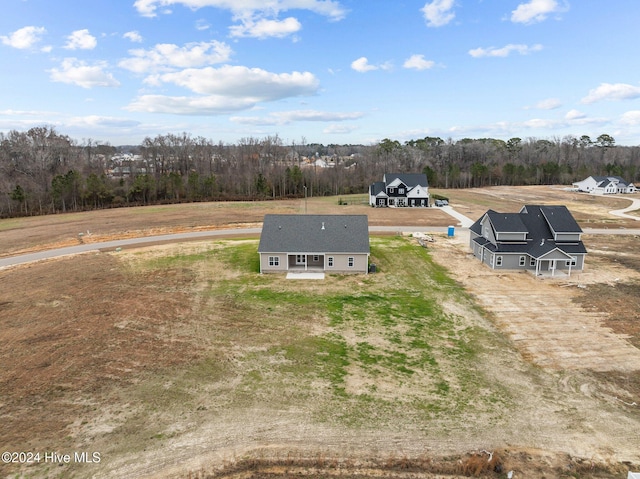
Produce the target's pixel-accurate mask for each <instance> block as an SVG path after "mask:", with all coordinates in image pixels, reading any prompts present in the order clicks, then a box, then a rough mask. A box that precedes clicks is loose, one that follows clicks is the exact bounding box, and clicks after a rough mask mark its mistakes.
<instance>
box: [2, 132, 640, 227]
mask: <svg viewBox="0 0 640 479" xmlns="http://www.w3.org/2000/svg"><path fill="white" fill-rule="evenodd" d="M639 158H640V147H638V146H617V145H616V144H615V139H614V138H613V137H611V136H610V135H607V134H602V135H600V136H598V137H597V138H595V139H592V138H590V137H589V136H587V135H583V136H580V137H573V136H565V137H563V138H554V139H551V140H549V139H537V138H527V139H524V140H523V139H521V138H511V139H509V140H508V141H503V140H499V139H493V138H481V139H471V138H465V139H462V140H457V141H453V140H452V139H447V140H443V139H442V138H439V137H425V138H422V139H417V140H410V141H406V142H404V143H400V142H399V141H397V140H391V139H388V138H385V139H384V140H382V141H380V142H378V143H376V144H371V145H335V144H331V145H322V144H317V143H307V142H306V141H305V139H304V138H302V139H301V141H300V142H298V143H292V144H285V143H284V142H283V141H282V139H281V138H280V137H279V136H277V135H275V136H267V137H265V138H252V137H249V138H242V139H240V140H239V141H237V142H236V143H235V144H228V143H223V142H214V141H213V140H210V139H207V138H203V137H192V136H191V135H190V134H188V133H181V134H166V135H158V136H156V137H155V138H151V137H147V138H145V139H144V141H143V142H142V143H141V144H140V145H134V146H126V147H122V146H120V147H115V146H111V145H109V144H104V143H100V142H96V141H94V140H91V139H89V140H83V141H82V142H81V143H79V142H77V141H75V140H74V139H72V138H70V137H69V136H67V135H64V134H61V133H58V132H57V131H56V129H55V128H53V127H50V126H41V127H35V128H31V129H30V130H28V131H25V132H19V131H13V130H12V131H10V132H8V133H6V134H4V133H0V217H9V216H19V215H35V214H48V213H57V212H65V211H80V210H88V209H98V208H107V207H117V206H127V205H146V204H157V203H170V202H184V201H212V200H214V201H215V200H258V199H280V198H292V197H302V196H304V195H308V196H327V195H345V194H351V193H364V192H366V191H367V189H368V186H369V185H370V184H371V183H373V182H374V181H380V180H381V179H382V176H383V175H384V173H385V172H405V173H419V172H424V173H425V174H426V175H427V178H428V180H429V185H430V186H431V187H437V188H470V187H480V186H488V185H533V184H570V183H572V182H573V181H576V180H582V179H584V178H586V177H588V176H589V175H608V176H612V175H615V176H622V177H623V178H624V179H625V180H627V181H631V182H638V180H639V176H640V170H639V168H638V165H639Z"/></svg>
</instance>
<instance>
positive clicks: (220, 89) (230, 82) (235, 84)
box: [158, 65, 318, 101]
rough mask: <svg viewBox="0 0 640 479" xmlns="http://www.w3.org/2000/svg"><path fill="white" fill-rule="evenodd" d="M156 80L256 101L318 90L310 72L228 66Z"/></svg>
mask: <svg viewBox="0 0 640 479" xmlns="http://www.w3.org/2000/svg"><path fill="white" fill-rule="evenodd" d="M158 80H159V81H161V82H163V83H173V84H175V85H178V86H181V87H184V88H188V89H189V90H191V91H193V92H195V93H200V94H203V95H228V96H234V97H251V98H256V99H257V100H258V101H273V100H279V99H281V98H287V97H292V96H301V95H312V94H314V93H316V91H317V89H318V80H317V78H316V77H315V76H314V75H313V74H311V73H309V72H302V73H301V72H292V73H271V72H268V71H266V70H262V69H260V68H247V67H243V66H230V65H225V66H222V67H220V68H211V67H207V68H202V69H196V68H189V69H186V70H183V71H180V72H174V73H165V74H162V75H159V76H158Z"/></svg>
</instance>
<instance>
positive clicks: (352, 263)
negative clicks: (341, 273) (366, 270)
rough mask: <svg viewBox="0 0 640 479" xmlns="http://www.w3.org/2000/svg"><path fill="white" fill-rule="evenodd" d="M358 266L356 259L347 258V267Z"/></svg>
mask: <svg viewBox="0 0 640 479" xmlns="http://www.w3.org/2000/svg"><path fill="white" fill-rule="evenodd" d="M355 265H356V259H355V258H354V257H353V256H349V257H348V258H347V266H348V267H349V268H353V267H354V266H355Z"/></svg>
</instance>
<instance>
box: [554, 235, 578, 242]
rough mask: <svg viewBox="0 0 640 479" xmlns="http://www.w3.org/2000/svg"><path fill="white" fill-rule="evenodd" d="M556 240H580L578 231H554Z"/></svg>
mask: <svg viewBox="0 0 640 479" xmlns="http://www.w3.org/2000/svg"><path fill="white" fill-rule="evenodd" d="M555 240H556V241H575V242H576V243H577V242H578V241H580V233H556V238H555Z"/></svg>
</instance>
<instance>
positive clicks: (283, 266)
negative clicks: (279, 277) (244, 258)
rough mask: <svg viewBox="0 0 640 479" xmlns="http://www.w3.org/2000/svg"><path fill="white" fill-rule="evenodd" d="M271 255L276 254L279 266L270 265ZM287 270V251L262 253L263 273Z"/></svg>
mask: <svg viewBox="0 0 640 479" xmlns="http://www.w3.org/2000/svg"><path fill="white" fill-rule="evenodd" d="M269 256H276V257H278V259H279V263H280V264H279V266H269ZM283 271H287V253H260V272H261V273H280V272H283Z"/></svg>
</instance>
